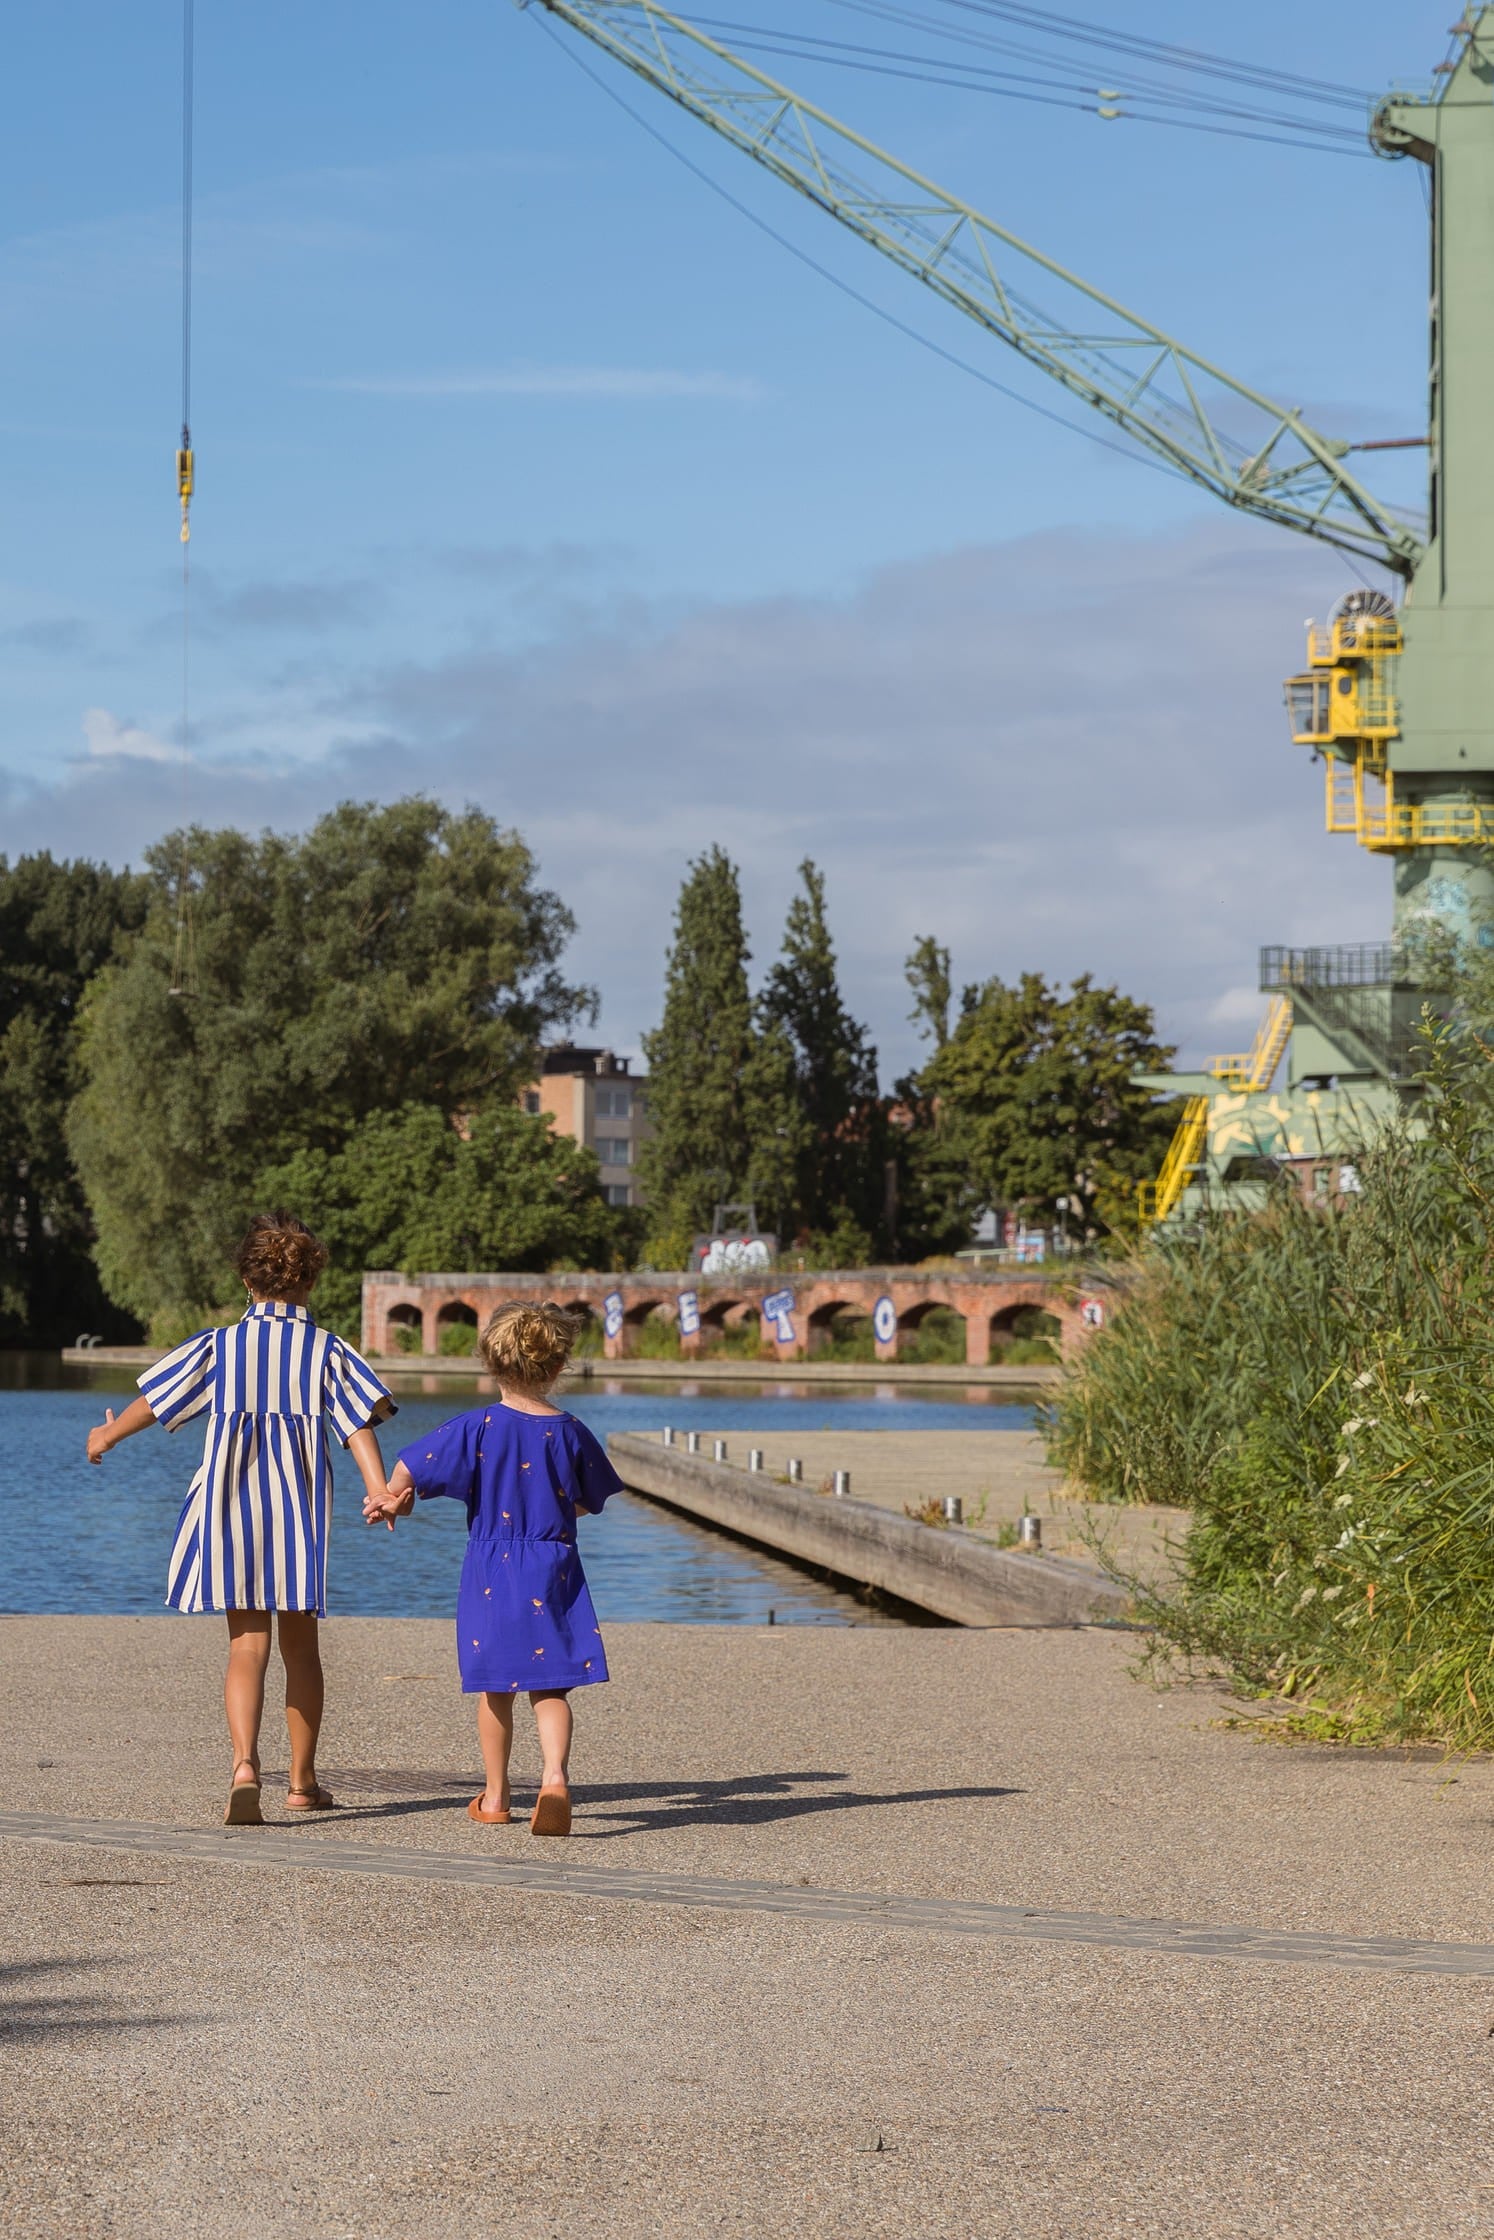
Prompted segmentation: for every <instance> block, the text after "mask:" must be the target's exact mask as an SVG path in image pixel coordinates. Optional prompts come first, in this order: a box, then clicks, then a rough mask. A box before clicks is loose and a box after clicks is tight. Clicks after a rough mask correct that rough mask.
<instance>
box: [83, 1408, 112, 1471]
mask: <svg viewBox="0 0 1494 2240" xmlns="http://www.w3.org/2000/svg"><path fill="white" fill-rule="evenodd" d="M113 1428H114V1410H113V1409H112V1408H106V1409H105V1410H104V1420H103V1422H102V1423H96V1424H95V1425H94V1427H93V1429H92V1430H91V1431H90V1432H89V1434H88V1459H89V1461H90V1462H94V1463H98V1462H102V1461H103V1459H104V1457H105V1455H106V1454H107V1453H108V1452H109V1449H110V1448H111V1447H112V1446H113V1444H114V1441H113V1440H112V1439H111V1437H110V1436H109V1434H110V1432H111V1431H112V1430H113Z"/></svg>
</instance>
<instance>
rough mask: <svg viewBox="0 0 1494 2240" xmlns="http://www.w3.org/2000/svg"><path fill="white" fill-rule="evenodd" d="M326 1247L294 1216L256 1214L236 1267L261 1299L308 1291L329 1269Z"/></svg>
mask: <svg viewBox="0 0 1494 2240" xmlns="http://www.w3.org/2000/svg"><path fill="white" fill-rule="evenodd" d="M327 1258H328V1254H327V1247H326V1246H325V1245H324V1244H323V1243H322V1241H321V1238H320V1237H314V1236H313V1235H312V1233H311V1231H310V1230H309V1229H308V1228H307V1226H306V1224H305V1222H304V1221H298V1220H297V1219H296V1217H295V1215H294V1214H293V1213H257V1214H256V1215H255V1216H254V1219H253V1220H252V1221H251V1222H250V1224H249V1226H248V1228H247V1229H246V1231H245V1232H244V1241H243V1243H242V1244H241V1245H240V1246H239V1249H238V1251H237V1252H236V1253H235V1254H234V1256H233V1264H234V1266H235V1267H236V1268H237V1269H238V1272H239V1275H240V1277H241V1279H242V1280H243V1281H244V1282H245V1283H247V1284H248V1286H249V1289H250V1290H251V1291H253V1292H255V1293H256V1294H257V1295H258V1296H259V1297H260V1298H261V1299H285V1298H288V1297H289V1296H290V1294H291V1292H293V1291H309V1290H310V1289H311V1286H312V1285H313V1284H314V1283H315V1282H316V1279H317V1277H318V1276H319V1275H320V1274H321V1272H322V1270H323V1268H325V1267H326V1265H327Z"/></svg>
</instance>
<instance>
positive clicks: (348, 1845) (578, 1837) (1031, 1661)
mask: <svg viewBox="0 0 1494 2240" xmlns="http://www.w3.org/2000/svg"><path fill="white" fill-rule="evenodd" d="M326 1649H327V1664H328V1674H329V1716H328V1723H327V1729H326V1734H325V1749H324V1752H323V1761H322V1765H323V1776H324V1778H328V1779H330V1780H331V1781H332V1782H333V1784H334V1786H335V1787H336V1788H337V1792H338V1795H339V1798H340V1800H342V1801H341V1802H340V1804H339V1808H338V1810H337V1811H336V1812H335V1813H334V1814H332V1815H331V1816H329V1817H328V1818H326V1819H322V1820H319V1821H318V1822H317V1823H316V1824H315V1825H314V1826H311V1827H308V1826H306V1825H305V1824H304V1823H301V1822H298V1821H297V1822H293V1821H291V1820H290V1819H289V1818H288V1816H287V1815H286V1814H285V1813H284V1811H283V1809H282V1807H281V1805H280V1802H279V1799H280V1795H281V1792H280V1791H279V1790H278V1789H277V1788H275V1787H274V1786H271V1787H268V1788H267V1791H266V1795H267V1800H268V1804H269V1809H270V1813H271V1817H272V1819H273V1820H274V1821H275V1823H276V1825H275V1827H274V1828H273V1829H272V1830H267V1831H266V1832H265V1834H264V1835H263V1836H260V1835H259V1833H258V1832H257V1831H254V1830H242V1831H234V1832H232V1834H231V1835H229V1836H225V1835H224V1834H223V1832H222V1831H221V1829H220V1827H219V1825H218V1823H219V1816H220V1813H221V1799H222V1792H223V1784H224V1780H225V1778H226V1765H225V1759H226V1749H225V1746H224V1744H223V1741H222V1738H221V1736H220V1733H219V1709H218V1701H217V1696H218V1686H219V1681H220V1668H221V1642H220V1627H219V1623H218V1622H217V1621H213V1620H174V1619H170V1618H162V1619H8V1620H5V1621H3V1622H0V1815H5V1816H10V1817H0V1876H3V1887H0V1945H3V1955H0V2218H3V2220H4V2228H5V2230H6V2231H7V2233H9V2232H14V2233H17V2234H21V2235H26V2236H28V2240H29V2236H30V2235H33V2234H35V2235H48V2236H50V2235H53V2234H57V2235H61V2234H67V2235H69V2240H71V2236H74V2235H78V2234H90V2235H91V2234H94V2233H102V2234H108V2235H128V2236H131V2240H133V2236H135V2235H141V2236H147V2235H148V2236H149V2240H176V2236H177V2235H181V2236H188V2240H218V2236H219V2235H224V2236H227V2235H229V2234H232V2235H234V2236H235V2240H239V2236H250V2240H257V2236H259V2235H265V2236H275V2240H279V2236H280V2235H294V2236H296V2240H300V2236H302V2235H305V2236H315V2240H340V2236H342V2235H347V2236H350V2240H351V2236H356V2240H407V2236H409V2240H414V2236H420V2240H424V2236H425V2235H431V2236H433V2240H445V2236H447V2235H453V2236H455V2235H458V2234H461V2235H468V2234H472V2233H474V2232H479V2231H481V2232H485V2233H493V2234H498V2235H504V2236H507V2235H513V2236H521V2240H548V2236H550V2235H555V2236H557V2240H558V2236H560V2235H566V2236H572V2235H575V2236H579V2240H603V2236H608V2240H611V2236H613V2235H616V2236H620V2240H634V2236H638V2240H642V2236H644V2235H648V2236H650V2240H652V2236H653V2235H663V2234H667V2235H670V2236H673V2235H681V2236H683V2240H693V2236H694V2235H696V2234H741V2235H757V2234H768V2235H778V2234H785V2235H787V2234H795V2235H800V2234H807V2235H813V2236H818V2235H822V2234H825V2235H831V2234H833V2235H842V2234H844V2235H847V2236H850V2235H862V2234H867V2235H877V2236H880V2235H896V2236H897V2240H905V2236H906V2240H915V2236H916V2240H944V2236H959V2240H966V2236H968V2240H986V2236H988V2235H998V2236H1005V2235H1008V2234H1010V2235H1023V2236H1027V2235H1031V2236H1034V2240H1036V2236H1044V2240H1046V2236H1047V2235H1055V2236H1056V2235H1064V2236H1068V2235H1071V2234H1077V2233H1084V2234H1094V2235H1099V2236H1102V2240H1104V2236H1107V2235H1110V2234H1125V2235H1132V2234H1139V2235H1166V2236H1168V2240H1174V2236H1176V2240H1215V2236H1218V2240H1232V2236H1235V2235H1250V2236H1252V2240H1254V2236H1270V2240H1287V2236H1290V2240H1298V2236H1302V2240H1308V2236H1311V2240H1317V2236H1319V2235H1322V2236H1324V2240H1329V2236H1337V2235H1340V2234H1343V2235H1348V2234H1350V2233H1353V2234H1355V2235H1356V2236H1362V2235H1366V2234H1370V2235H1375V2236H1378V2235H1382V2234H1394V2235H1399V2234H1417V2235H1421V2234H1437V2235H1441V2234H1462V2233H1481V2232H1485V2231H1487V2230H1489V2229H1490V2227H1491V2223H1494V2138H1491V2134H1490V2124H1489V2120H1488V2115H1487V2107H1488V2099H1489V2088H1490V2082H1491V2064H1494V2037H1491V2035H1490V2032H1491V2028H1494V1923H1491V1920H1490V1910H1491V1908H1490V1894H1489V1850H1490V1833H1491V1826H1494V1766H1491V1765H1490V1764H1488V1763H1486V1762H1483V1761H1478V1762H1472V1763H1446V1762H1443V1761H1440V1760H1438V1759H1437V1758H1435V1757H1433V1756H1431V1755H1409V1754H1399V1755H1393V1754H1371V1753H1349V1752H1334V1751H1329V1750H1324V1749H1308V1748H1290V1749H1288V1748H1283V1747H1280V1746H1276V1745H1271V1744H1267V1743H1263V1742H1261V1741H1259V1740H1257V1739H1255V1738H1254V1737H1253V1736H1251V1735H1250V1734H1249V1733H1248V1732H1244V1733H1242V1732H1238V1731H1235V1730H1233V1729H1231V1728H1228V1727H1226V1726H1224V1725H1223V1724H1222V1723H1221V1720H1222V1718H1224V1717H1227V1716H1231V1715H1233V1713H1234V1712H1236V1711H1237V1710H1238V1708H1239V1707H1237V1706H1231V1705H1229V1704H1228V1703H1226V1702H1225V1701H1224V1699H1223V1698H1221V1697H1220V1696H1219V1695H1217V1694H1216V1693H1215V1692H1213V1691H1211V1690H1207V1689H1201V1688H1185V1689H1179V1690H1176V1691H1173V1692H1169V1693H1163V1694H1159V1693H1157V1692H1155V1691H1154V1690H1152V1689H1151V1688H1150V1687H1148V1686H1147V1685H1145V1684H1143V1683H1142V1682H1140V1681H1138V1680H1137V1679H1135V1678H1133V1677H1131V1675H1130V1672H1129V1670H1128V1667H1129V1665H1130V1663H1131V1661H1132V1660H1133V1659H1134V1656H1135V1653H1136V1644H1135V1642H1134V1640H1132V1639H1129V1638H1127V1637H1123V1636H1118V1635H1114V1634H1107V1633H1101V1632H1084V1633H1073V1632H1068V1633H1031V1632H989V1633H976V1632H961V1631H957V1630H954V1629H949V1630H925V1629H914V1630H908V1631H901V1630H896V1629H884V1628H866V1629H860V1628H856V1629H849V1630H842V1629H833V1628H824V1629H820V1628H813V1629H793V1628H772V1629H749V1628H729V1629H716V1628H704V1627H700V1628H697V1627H679V1628H669V1627H657V1626H635V1627H614V1628H612V1629H611V1631H610V1634H609V1654H610V1655H611V1658H612V1662H613V1669H614V1674H615V1678H614V1682H613V1684H612V1685H611V1686H610V1687H608V1688H603V1689H596V1690H594V1691H590V1692H588V1694H586V1695H585V1696H583V1697H580V1698H578V1713H579V1719H578V1727H579V1740H578V1747H577V1753H576V1762H575V1775H576V1780H577V1798H578V1811H577V1819H576V1834H575V1835H574V1837H573V1838H572V1839H571V1840H570V1842H569V1843H568V1844H564V1845H561V1844H548V1845H541V1844H539V1843H537V1842H536V1841H535V1839H533V1838H531V1837H530V1836H529V1834H528V1832H527V1827H526V1826H525V1825H524V1824H523V1821H522V1819H520V1820H519V1821H518V1822H517V1823H516V1825H515V1826H514V1827H513V1828H510V1829H479V1828H476V1827H474V1826H473V1825H472V1824H471V1823H470V1822H468V1821H467V1819H466V1817H465V1812H464V1809H463V1808H464V1805H465V1800H466V1797H467V1796H468V1795H469V1794H471V1793H472V1791H473V1790H474V1789H475V1787H476V1786H477V1782H476V1779H475V1769H476V1757H475V1751H474V1748H473V1741H472V1736H471V1732H470V1724H469V1722H470V1707H469V1706H467V1705H466V1704H464V1703H463V1701H462V1699H461V1697H460V1696H459V1695H458V1693H457V1692H456V1686H455V1675H454V1655H453V1643H452V1640H451V1635H450V1629H449V1628H448V1627H447V1626H445V1625H443V1624H440V1623H436V1622H430V1621H423V1620H376V1619H346V1620H334V1621H333V1622H332V1623H331V1624H330V1625H329V1626H328V1627H327V1629H326ZM520 1731H521V1735H522V1736H523V1742H522V1746H521V1750H520V1753H519V1762H518V1769H517V1770H518V1772H519V1774H520V1776H521V1780H520V1796H521V1798H522V1796H523V1794H524V1793H525V1784H526V1783H527V1784H528V1786H529V1790H530V1793H532V1783H533V1779H534V1776H535V1773H536V1772H537V1759H536V1756H535V1752H534V1748H533V1741H532V1733H531V1732H529V1731H526V1715H525V1714H524V1713H523V1712H522V1711H521V1714H520ZM267 1742H268V1745H269V1746H268V1748H267V1752H266V1764H267V1767H274V1766H276V1765H277V1764H278V1765H279V1766H281V1767H283V1765H284V1754H283V1747H282V1745H281V1742H280V1734H279V1730H278V1726H277V1721H276V1717H275V1716H272V1718H271V1720H270V1721H269V1722H267ZM22 1816H24V1817H22ZM111 1823H112V1824H113V1826H112V1827H111ZM82 1839H86V1840H82ZM256 1845H258V1847H259V1848H258V1853H256ZM298 1846H299V1847H301V1848H300V1850H299V1851H298V1849H297V1847H298ZM302 1860H304V1864H303V1863H300V1862H301V1861H302ZM473 1877H477V1878H478V1879H472V1878H473ZM982 1909H995V1910H993V1911H992V1912H991V1913H990V1914H989V1917H988V1914H987V1912H986V1911H983V1910H982ZM972 1921H973V1922H974V1923H975V1926H974V1927H973V1928H972V1927H971V1922H972ZM1173 1924H1182V1925H1184V1928H1183V1930H1182V1931H1178V1930H1176V1929H1174V1928H1173V1927H1172V1926H1170V1925H1173ZM1211 1929H1212V1930H1214V1931H1215V1932H1217V1934H1216V1936H1215V1937H1214V1938H1213V1939H1212V1940H1211V1939H1210V1938H1209V1937H1208V1936H1207V1934H1206V1932H1208V1931H1209V1930H1211ZM1148 1935H1149V1937H1150V1941H1149V1942H1148V1941H1147V1937H1148ZM1391 1939H1401V1940H1405V1941H1404V1945H1403V1946H1400V1947H1393V1946H1390V1945H1388V1944H1387V1942H1386V1940H1391ZM1355 1940H1367V1942H1366V1943H1365V1944H1364V1946H1363V1948H1362V1950H1360V1951H1358V1952H1357V1955H1356V1946H1355ZM1450 1946H1458V1947H1461V1948H1463V1949H1464V1952H1465V1959H1464V1961H1463V1962H1462V1963H1459V1962H1457V1961H1456V1959H1455V1957H1454V1956H1453V1955H1452V1954H1450V1953H1449V1952H1448V1951H1446V1950H1445V1949H1443V1948H1445V1947H1450ZM1469 1953H1471V1957H1467V1955H1468V1954H1469ZM1376 1955H1378V1957H1376ZM1459 1966H1462V1967H1463V1970H1464V1972H1461V1973H1460V1972H1457V1971H1458V1968H1459Z"/></svg>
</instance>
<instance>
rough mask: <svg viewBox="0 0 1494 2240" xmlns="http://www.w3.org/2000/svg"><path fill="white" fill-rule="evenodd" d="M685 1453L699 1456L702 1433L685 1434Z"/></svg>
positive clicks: (688, 1432)
mask: <svg viewBox="0 0 1494 2240" xmlns="http://www.w3.org/2000/svg"><path fill="white" fill-rule="evenodd" d="M685 1452H686V1454H699V1452H700V1433H699V1432H698V1431H687V1432H686V1433H685Z"/></svg>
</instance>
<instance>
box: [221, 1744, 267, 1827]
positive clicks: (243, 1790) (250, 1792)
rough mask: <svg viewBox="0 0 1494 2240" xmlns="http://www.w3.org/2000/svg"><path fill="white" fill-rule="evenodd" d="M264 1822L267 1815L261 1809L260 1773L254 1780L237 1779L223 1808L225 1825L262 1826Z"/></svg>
mask: <svg viewBox="0 0 1494 2240" xmlns="http://www.w3.org/2000/svg"><path fill="white" fill-rule="evenodd" d="M246 1763H247V1760H246ZM235 1770H237V1769H235ZM264 1823H265V1816H264V1814H263V1813H262V1812H261V1811H260V1809H259V1776H258V1774H256V1775H255V1777H254V1779H253V1780H252V1781H236V1782H235V1783H234V1785H233V1787H232V1788H231V1789H230V1790H229V1792H228V1802H227V1804H226V1805H225V1806H224V1808H223V1825H224V1827H225V1828H262V1827H263V1826H264Z"/></svg>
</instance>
